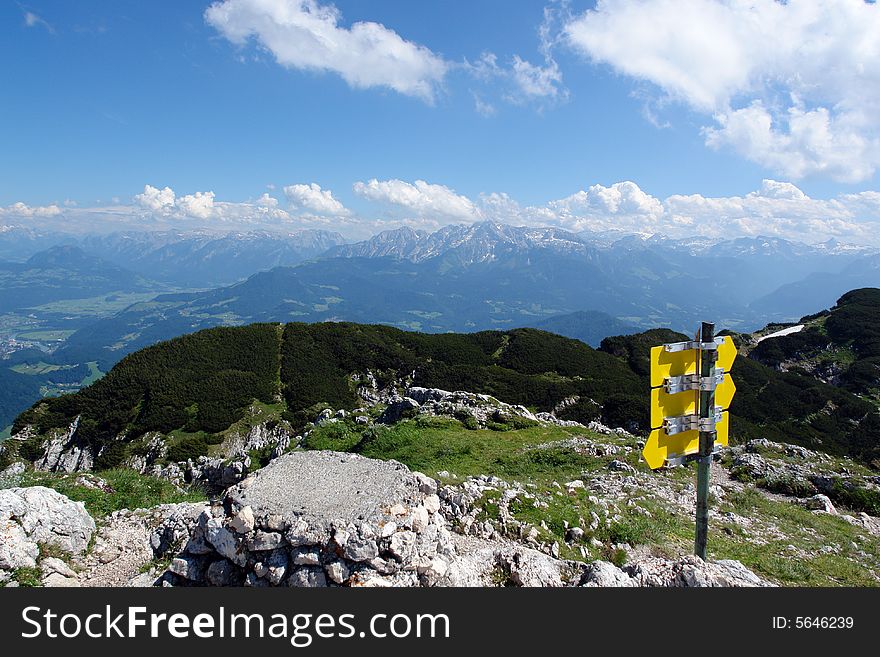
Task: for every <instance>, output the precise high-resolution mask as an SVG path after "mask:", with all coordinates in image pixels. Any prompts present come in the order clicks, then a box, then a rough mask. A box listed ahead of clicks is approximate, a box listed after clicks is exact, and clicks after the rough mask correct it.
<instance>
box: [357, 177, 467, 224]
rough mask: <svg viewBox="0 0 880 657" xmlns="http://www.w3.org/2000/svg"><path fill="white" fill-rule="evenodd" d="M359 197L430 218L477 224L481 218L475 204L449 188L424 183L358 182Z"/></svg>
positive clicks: (417, 181) (373, 180) (396, 181)
mask: <svg viewBox="0 0 880 657" xmlns="http://www.w3.org/2000/svg"><path fill="white" fill-rule="evenodd" d="M353 189H354V192H355V194H357V195H358V196H362V197H363V198H366V199H369V200H371V201H377V202H380V203H387V204H390V205H395V206H398V207H400V208H404V209H405V210H408V211H411V212H414V213H416V214H417V215H418V216H421V217H426V216H433V217H434V218H436V216H437V215H440V216H442V217H447V218H453V219H464V220H473V219H476V218H478V217H479V215H478V212H477V209H476V207H475V206H474V204H473V202H472V201H471V200H470V199H469V198H467V197H466V196H461V195H459V194H456V193H455V191H453V190H451V189H450V188H449V187H446V186H445V185H433V184H430V183H427V182H425V181H424V180H416V181H415V183H408V182H404V181H403V180H397V179H393V180H381V181H380V180H376V179H375V178H373V179H372V180H370V181H369V182H366V183H364V182H356V183H355V184H354V186H353Z"/></svg>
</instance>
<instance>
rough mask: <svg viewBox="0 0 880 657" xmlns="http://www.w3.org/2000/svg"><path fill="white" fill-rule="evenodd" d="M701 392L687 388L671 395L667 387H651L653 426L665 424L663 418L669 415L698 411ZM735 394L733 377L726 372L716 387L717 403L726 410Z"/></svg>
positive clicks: (655, 427) (688, 413)
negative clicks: (698, 397) (698, 398)
mask: <svg viewBox="0 0 880 657" xmlns="http://www.w3.org/2000/svg"><path fill="white" fill-rule="evenodd" d="M699 394H700V393H699V392H698V391H696V390H685V391H684V392H677V393H675V394H674V395H670V394H669V393H668V392H666V389H665V388H651V428H652V429H657V428H658V427H661V426H663V420H665V419H666V418H668V417H678V416H679V415H692V414H694V413H696V412H697V395H699ZM734 394H736V386H735V385H734V383H733V379H732V378H731V376H730V374H725V375H724V380H723V381H722V382H721V383H719V384H718V386H717V387H716V388H715V405H716V406H720V407H721V408H723V409H725V410H726V409H728V408H730V402H731V400H732V399H733V395H734Z"/></svg>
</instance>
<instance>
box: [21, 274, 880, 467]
mask: <svg viewBox="0 0 880 657" xmlns="http://www.w3.org/2000/svg"><path fill="white" fill-rule="evenodd" d="M871 310H872V307H871V306H870V295H869V294H867V293H866V292H864V291H857V292H854V293H852V294H851V295H848V296H847V297H844V298H843V299H841V303H840V304H839V307H837V308H836V309H835V310H834V311H832V312H831V313H830V314H829V315H828V316H827V318H826V321H825V322H824V326H825V327H826V330H828V331H831V332H832V333H833V335H834V336H840V337H839V338H836V339H839V340H845V339H846V340H849V342H847V344H855V343H858V344H859V345H860V347H859V349H860V351H859V353H860V354H862V353H865V354H869V353H873V352H871V351H870V349H871V348H872V347H871V345H876V342H871V340H870V337H871V335H872V334H871V327H864V326H861V325H862V324H863V322H864V321H866V317H867V318H868V319H869V318H870V312H871ZM866 313H867V314H866ZM832 319H833V321H832ZM848 336H852V337H848ZM684 339H686V336H684V335H682V334H679V333H675V332H673V331H669V330H667V329H656V330H652V331H647V332H645V333H640V334H636V335H631V336H618V337H614V338H608V339H606V340H604V341H603V342H602V345H601V347H600V349H598V350H596V349H592V348H591V347H589V346H587V345H585V344H583V343H582V342H580V341H577V340H572V339H568V338H563V337H561V336H558V335H554V334H551V333H545V332H543V331H539V330H536V329H515V330H512V331H505V332H502V331H484V332H479V333H469V334H423V333H414V332H407V331H401V330H398V329H395V328H391V327H387V326H377V325H361V324H350V323H330V322H327V323H319V324H302V323H292V324H287V325H279V324H254V325H250V326H245V327H233V328H215V329H208V330H205V331H200V332H198V333H194V334H190V335H184V336H182V337H179V338H176V339H174V340H170V341H168V342H163V343H160V344H157V345H155V346H152V347H149V348H147V349H143V350H141V351H138V352H136V353H134V354H131V355H129V356H127V357H126V358H125V359H123V360H122V361H121V362H120V363H119V364H118V365H116V367H114V368H113V369H112V370H111V371H110V373H109V374H108V375H107V376H106V377H105V378H104V379H102V380H100V381H98V382H97V383H95V384H93V385H92V386H90V387H89V388H86V389H84V390H82V391H80V392H78V393H76V394H71V395H66V396H63V397H59V398H53V399H45V400H42V401H41V402H38V403H37V404H35V405H34V406H33V407H32V408H31V409H29V410H28V411H26V412H25V413H23V414H21V415H20V416H19V417H18V419H17V420H16V423H15V427H14V430H15V431H19V430H21V429H22V428H24V427H25V426H26V425H34V426H36V427H37V429H38V431H39V432H40V433H46V432H47V431H49V430H50V429H53V428H63V427H67V426H68V425H69V424H70V423H71V422H73V420H74V419H75V418H76V417H78V416H79V417H80V423H79V428H78V430H77V434H76V435H77V440H78V441H80V442H81V443H84V444H87V445H88V446H89V447H91V449H92V450H93V451H94V453H96V454H97V453H99V452H102V447H103V448H104V449H103V452H102V454H103V455H102V459H103V460H104V461H105V462H106V463H112V462H114V461H116V460H118V459H119V458H120V457H121V456H122V455H124V452H125V449H126V448H125V444H126V442H128V441H132V440H134V439H136V438H137V437H139V436H141V435H143V434H145V433H146V432H149V431H158V432H161V433H163V434H169V433H172V432H180V433H183V434H185V435H187V436H190V437H193V438H192V440H193V441H196V442H199V444H200V445H202V447H201V448H199V447H198V445H196V446H195V447H196V452H198V451H199V449H204V446H205V444H207V443H210V442H211V441H212V440H214V439H213V438H212V436H214V435H215V434H217V433H218V432H221V431H223V430H224V429H226V428H228V427H229V426H230V425H232V424H233V423H235V422H236V421H238V420H239V419H241V417H242V414H243V413H244V410H245V409H246V407H247V406H248V405H249V404H250V403H251V402H253V401H255V400H256V401H259V402H262V403H264V404H275V405H276V407H278V408H280V411H281V413H283V415H284V417H286V418H288V419H290V420H291V421H293V422H297V421H302V420H303V419H304V418H305V417H306V416H305V415H303V413H304V412H305V411H307V410H308V409H314V408H317V407H319V406H322V405H326V406H329V407H332V408H342V409H353V408H355V407H357V406H358V404H359V403H360V401H359V398H358V395H357V391H358V387H359V386H361V385H363V384H364V383H365V382H366V381H367V380H368V379H372V381H373V382H374V384H375V385H376V386H378V387H379V388H386V387H388V386H393V385H404V384H406V383H409V384H412V385H417V386H423V387H435V388H441V389H445V390H468V391H470V392H475V393H485V394H490V395H492V396H494V397H496V398H498V399H500V400H502V401H505V402H508V403H513V404H522V405H524V406H527V407H529V408H531V409H533V410H535V411H556V413H557V415H558V416H559V417H560V418H561V419H570V420H577V421H579V422H582V423H587V422H589V421H591V420H594V419H599V420H601V421H603V422H604V423H606V424H608V425H611V426H623V427H628V428H630V429H632V430H634V431H642V432H643V431H645V430H647V429H648V426H647V400H648V394H647V390H648V371H649V362H648V353H649V348H650V347H651V346H653V345H656V344H661V343H664V342H671V341H678V340H684ZM735 339H736V340H737V341H740V342H741V341H742V340H743V337H742V336H735ZM774 341H775V339H774V340H772V341H768V343H772V342H774ZM744 351H745V350H744ZM764 351H765V353H766V350H764ZM871 358H875V357H874V356H866V357H865V359H864V361H863V362H871V361H870V359H871ZM733 376H734V380H735V381H736V385H737V390H738V392H737V395H736V397H735V399H734V403H733V406H732V408H731V415H732V417H733V419H734V421H733V423H732V435H733V438H734V440H746V439H751V438H769V439H771V440H782V441H786V442H792V443H798V444H802V445H805V446H808V447H811V448H814V449H820V450H824V451H827V452H830V453H834V454H849V455H852V456H855V457H857V458H860V459H862V460H864V461H866V462H871V461H876V460H877V459H878V458H880V450H878V445H880V416H878V412H877V406H876V404H875V403H873V401H872V400H870V399H869V398H867V397H864V396H858V395H856V394H853V392H851V391H850V390H848V389H846V386H844V387H835V386H832V385H827V384H825V383H822V382H821V381H818V380H816V379H815V378H814V377H813V376H810V375H809V374H806V373H803V372H798V371H791V372H780V371H777V370H776V369H774V368H773V367H770V366H768V365H765V364H762V363H760V362H757V361H756V360H752V359H750V358H747V357H745V356H744V355H741V356H740V357H739V358H738V359H737V361H736V363H735V364H734V368H733ZM563 400H566V404H564V405H560V402H563ZM120 435H122V436H124V438H123V439H122V440H117V436H120ZM108 445H109V446H112V449H108V448H107V446H108Z"/></svg>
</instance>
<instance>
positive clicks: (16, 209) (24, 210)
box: [0, 201, 61, 218]
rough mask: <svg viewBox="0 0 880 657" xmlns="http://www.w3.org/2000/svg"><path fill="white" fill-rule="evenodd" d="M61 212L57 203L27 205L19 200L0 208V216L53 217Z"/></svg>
mask: <svg viewBox="0 0 880 657" xmlns="http://www.w3.org/2000/svg"><path fill="white" fill-rule="evenodd" d="M59 214H61V208H59V207H58V206H57V205H55V204H52V205H42V206H40V205H38V206H33V205H27V204H25V203H22V202H21V201H19V202H17V203H13V204H12V205H7V206H6V207H5V208H0V217H2V216H9V217H23V218H33V217H44V218H45V217H54V216H56V215H59Z"/></svg>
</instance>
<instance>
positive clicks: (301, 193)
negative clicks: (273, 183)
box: [284, 183, 350, 216]
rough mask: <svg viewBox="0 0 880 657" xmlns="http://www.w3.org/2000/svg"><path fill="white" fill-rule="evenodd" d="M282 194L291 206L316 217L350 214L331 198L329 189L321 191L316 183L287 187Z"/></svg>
mask: <svg viewBox="0 0 880 657" xmlns="http://www.w3.org/2000/svg"><path fill="white" fill-rule="evenodd" d="M284 194H285V196H287V199H288V200H289V201H290V203H291V205H293V206H295V207H297V208H300V209H303V210H309V211H311V212H314V213H315V214H318V215H322V216H344V215H348V214H350V213H349V211H348V209H347V208H346V207H345V206H344V205H343V204H342V203H341V202H340V201H338V200H337V199H335V198H333V193H332V192H331V191H330V190H329V189H321V186H320V185H318V184H316V183H311V184H309V185H302V184H299V185H288V186H287V187H285V188H284Z"/></svg>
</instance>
